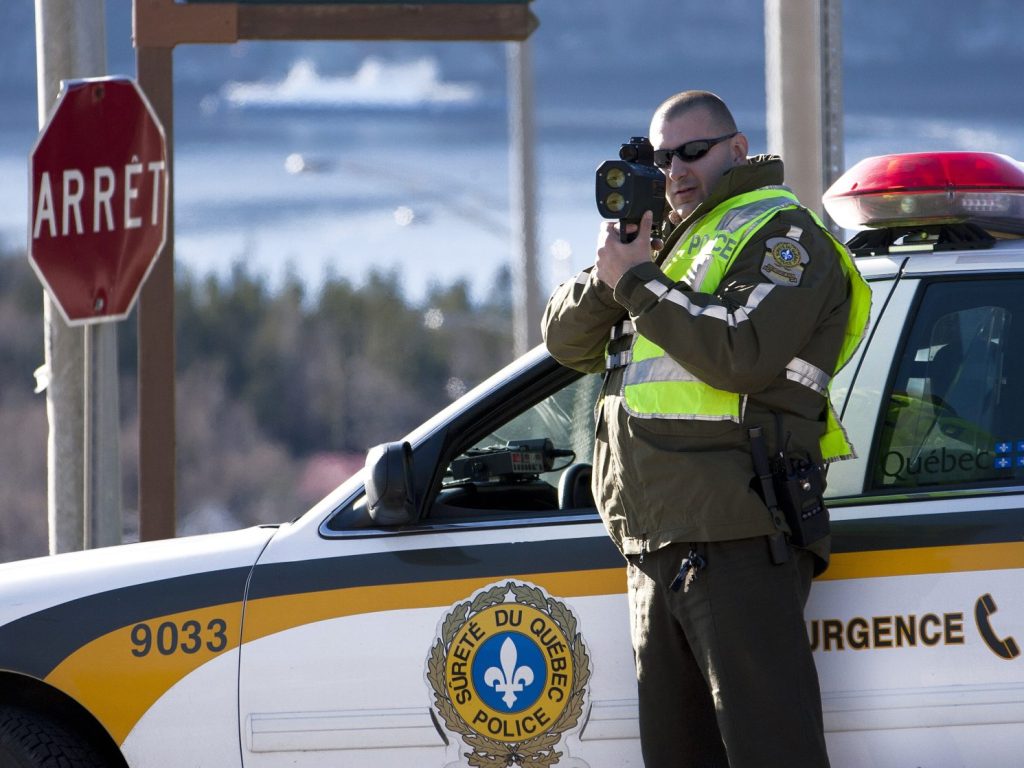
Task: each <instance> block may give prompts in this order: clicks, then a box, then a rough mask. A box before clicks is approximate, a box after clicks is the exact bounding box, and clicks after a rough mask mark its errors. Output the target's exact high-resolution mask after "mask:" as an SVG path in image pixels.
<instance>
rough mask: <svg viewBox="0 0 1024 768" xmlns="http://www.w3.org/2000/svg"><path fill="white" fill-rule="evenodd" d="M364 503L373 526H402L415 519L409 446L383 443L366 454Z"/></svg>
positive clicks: (406, 444)
mask: <svg viewBox="0 0 1024 768" xmlns="http://www.w3.org/2000/svg"><path fill="white" fill-rule="evenodd" d="M366 502H367V506H368V507H369V510H370V517H371V518H372V519H373V522H374V523H375V524H377V525H405V524H407V523H411V522H413V521H414V520H415V519H416V502H415V499H414V497H413V487H412V447H411V446H410V445H409V443H405V442H401V443H383V444H382V445H377V446H374V447H373V448H371V449H370V450H369V451H367V453H366Z"/></svg>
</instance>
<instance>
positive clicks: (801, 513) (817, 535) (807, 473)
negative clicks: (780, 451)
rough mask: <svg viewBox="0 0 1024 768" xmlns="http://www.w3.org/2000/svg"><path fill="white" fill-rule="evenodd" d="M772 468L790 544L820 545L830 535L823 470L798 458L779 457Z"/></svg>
mask: <svg viewBox="0 0 1024 768" xmlns="http://www.w3.org/2000/svg"><path fill="white" fill-rule="evenodd" d="M772 464H773V466H772V480H773V485H774V486H775V497H776V499H777V503H778V505H779V509H781V510H782V512H783V514H784V515H785V516H786V522H787V523H788V524H789V528H790V531H791V534H790V541H791V542H792V543H793V544H795V545H797V546H798V547H807V546H810V545H811V544H814V543H815V542H817V541H820V540H821V539H823V538H824V537H825V536H827V535H828V534H829V517H828V508H827V507H826V506H825V500H824V498H823V497H822V495H823V494H824V492H825V479H824V477H822V470H821V467H819V466H818V465H817V464H814V463H812V462H810V461H808V460H807V459H803V458H798V457H786V458H785V459H783V458H781V457H779V458H776V459H775V461H773V462H772Z"/></svg>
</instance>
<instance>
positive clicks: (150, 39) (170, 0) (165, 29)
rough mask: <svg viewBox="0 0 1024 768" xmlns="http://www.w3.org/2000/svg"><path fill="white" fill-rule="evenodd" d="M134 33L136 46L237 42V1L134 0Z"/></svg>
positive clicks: (157, 46) (154, 46) (151, 46)
mask: <svg viewBox="0 0 1024 768" xmlns="http://www.w3.org/2000/svg"><path fill="white" fill-rule="evenodd" d="M132 36H133V40H134V43H135V47H136V48H173V47H174V46H176V45H178V44H180V43H237V42H238V4H237V3H209V4H206V3H203V4H191V5H189V4H187V3H176V2H175V1H174V0H135V1H134V3H133V4H132Z"/></svg>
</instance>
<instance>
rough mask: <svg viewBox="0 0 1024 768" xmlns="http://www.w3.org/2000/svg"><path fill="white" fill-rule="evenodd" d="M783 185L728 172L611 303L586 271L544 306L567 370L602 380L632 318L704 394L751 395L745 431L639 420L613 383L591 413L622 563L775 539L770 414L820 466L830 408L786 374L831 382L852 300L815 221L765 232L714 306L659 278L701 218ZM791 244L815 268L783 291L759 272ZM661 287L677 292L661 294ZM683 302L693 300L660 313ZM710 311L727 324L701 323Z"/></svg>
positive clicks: (599, 496)
mask: <svg viewBox="0 0 1024 768" xmlns="http://www.w3.org/2000/svg"><path fill="white" fill-rule="evenodd" d="M782 180H783V167H782V161H781V160H780V159H779V158H778V157H771V156H760V157H756V158H751V159H750V160H749V161H748V163H747V164H746V165H742V166H738V167H736V168H733V169H731V170H730V171H729V172H727V173H726V174H725V175H724V176H723V177H722V180H721V181H720V182H719V183H718V184H717V185H716V186H715V188H714V189H713V190H712V193H711V195H710V196H709V197H708V199H707V200H706V201H704V203H702V204H701V205H700V206H699V207H698V208H697V209H696V210H695V211H694V212H693V213H692V214H691V215H690V216H689V217H688V218H687V219H686V220H685V221H683V222H682V223H680V224H679V225H678V226H677V227H675V229H674V230H673V231H672V233H671V234H670V235H669V237H668V238H667V239H666V242H665V246H664V248H662V250H661V252H660V253H659V254H658V257H657V258H656V259H655V261H652V263H650V264H641V265H639V266H636V267H633V268H632V269H630V270H629V271H628V272H626V274H625V275H623V277H622V278H621V280H620V281H619V283H618V285H616V287H615V290H614V292H613V291H612V290H611V289H610V288H608V287H607V286H606V285H604V284H603V283H601V282H599V281H598V279H597V277H596V275H595V274H594V273H593V271H592V268H588V269H585V270H584V271H583V272H581V273H580V274H579V275H578V276H577V277H576V278H574V279H572V280H569V281H567V282H566V283H564V284H563V285H561V286H559V287H558V288H557V289H556V290H555V292H554V294H553V295H552V296H551V299H550V300H549V302H548V305H547V309H546V310H545V313H544V319H543V333H544V340H545V343H546V344H547V347H548V350H549V351H550V352H551V354H552V356H553V357H554V358H555V359H556V360H558V361H559V362H561V363H562V364H563V365H566V366H569V367H571V368H575V369H577V370H581V371H585V372H588V373H590V372H598V371H602V370H604V369H605V356H606V348H607V350H608V351H612V352H614V351H618V350H619V349H620V348H621V347H617V346H616V345H622V344H625V348H628V346H629V344H628V338H627V339H626V340H621V339H620V340H619V341H617V342H612V346H611V347H609V346H608V345H609V337H610V330H611V328H612V326H613V325H615V324H616V323H618V322H619V321H620V320H622V319H623V318H625V317H626V316H628V317H629V318H630V319H631V320H632V322H633V325H634V327H635V328H636V330H637V331H638V332H639V333H641V334H642V335H644V336H645V337H647V338H648V339H650V340H651V341H653V342H654V343H655V344H657V345H659V346H660V347H662V348H663V349H664V350H665V352H666V353H667V354H668V355H670V356H671V357H672V358H674V359H675V360H676V361H677V362H678V363H680V364H681V365H683V366H684V367H685V368H686V369H687V370H689V371H690V372H691V373H693V374H694V375H696V376H698V377H699V378H700V379H701V380H703V381H704V382H706V383H707V384H710V385H711V386H714V387H717V388H719V389H724V390H728V391H731V392H738V393H742V394H745V395H747V397H746V398H745V399H744V404H743V409H742V424H736V423H735V422H732V421H701V420H680V419H662V418H640V417H637V416H632V415H630V414H629V413H627V412H626V410H625V409H624V408H623V405H622V395H621V391H622V370H623V369H622V368H619V369H615V370H612V371H610V372H609V373H608V374H607V375H606V378H605V384H604V388H603V391H602V395H601V397H600V399H599V400H598V404H597V412H596V414H595V416H596V419H597V427H596V442H595V447H594V463H593V468H594V479H593V491H594V499H595V501H596V503H597V506H598V509H599V511H600V513H601V516H602V518H603V519H604V522H605V525H606V526H607V528H608V532H609V534H610V535H611V537H612V539H613V541H614V542H615V543H616V545H617V546H618V547H619V549H620V550H621V551H622V553H623V554H625V555H631V554H640V553H642V552H644V551H650V550H654V549H658V548H660V547H663V546H666V545H667V544H670V543H672V542H698V541H721V540H728V539H741V538H748V537H752V536H760V535H766V534H771V533H773V532H774V531H775V527H774V524H773V523H772V520H771V517H770V515H769V513H768V510H767V508H766V507H765V505H764V503H763V502H762V500H761V498H760V497H759V496H758V495H757V493H756V492H755V491H754V490H753V487H754V481H753V478H754V471H753V467H752V464H751V457H750V446H749V439H748V434H747V430H748V429H749V428H750V427H751V426H754V425H760V426H762V427H763V428H764V430H765V434H766V435H767V436H768V442H769V449H774V448H775V446H776V436H777V429H776V420H775V417H774V416H773V414H774V413H778V414H781V415H782V425H783V430H782V432H783V434H782V440H783V442H784V444H785V447H786V449H787V450H788V451H789V452H794V451H799V452H802V453H806V454H808V455H809V456H810V457H811V458H812V459H813V460H815V461H820V453H819V448H818V439H819V437H820V436H821V434H822V433H823V432H824V428H825V407H826V404H825V398H824V397H823V396H822V395H820V394H818V393H816V392H814V391H812V390H811V389H809V388H808V387H806V386H804V385H802V384H800V383H797V382H795V381H792V380H790V379H788V378H787V377H786V370H785V369H786V365H787V363H789V362H790V361H791V360H793V359H794V358H800V359H801V360H804V361H807V362H808V363H811V364H812V365H814V366H816V367H818V368H820V369H822V370H823V371H825V372H831V371H832V370H833V369H834V367H835V362H836V359H837V358H838V354H839V349H840V347H841V345H842V341H843V332H844V328H845V325H846V319H847V315H848V314H849V306H850V299H849V288H848V284H847V280H846V278H845V276H844V275H843V272H842V269H841V266H840V264H839V260H838V258H837V256H836V253H835V249H834V246H833V245H832V244H831V242H829V240H828V238H827V237H826V235H825V234H824V233H823V232H822V231H821V230H820V229H819V228H818V226H817V225H816V224H815V223H814V221H813V220H812V219H811V217H810V216H809V215H808V214H807V212H806V211H804V210H803V209H794V210H788V211H781V212H779V213H778V214H776V215H775V216H774V217H773V218H772V219H770V220H769V221H768V222H767V223H766V224H765V225H764V226H762V228H761V229H760V230H759V231H758V232H757V233H755V234H754V236H753V237H752V238H751V239H750V240H749V242H748V243H747V245H746V246H745V247H744V248H743V250H742V251H741V252H740V253H739V254H738V255H737V256H736V259H735V261H734V262H733V264H732V267H731V268H730V269H729V271H728V272H727V273H726V274H725V276H724V277H723V278H722V281H721V283H720V284H719V286H718V288H717V289H716V290H715V291H714V292H713V293H710V294H705V293H697V292H694V291H692V290H690V287H689V286H688V285H687V284H685V283H684V282H679V283H673V281H672V280H670V279H669V278H668V277H667V276H666V275H665V274H664V273H663V272H662V271H661V268H660V267H659V266H658V264H660V263H661V261H662V260H663V259H664V258H665V257H666V256H667V255H670V254H671V252H672V250H673V248H674V246H675V244H676V243H677V242H678V241H679V240H680V238H682V237H684V235H685V234H686V232H687V230H688V229H689V228H690V225H692V224H693V223H694V222H696V221H697V220H698V219H699V218H700V217H701V216H703V215H704V214H705V213H707V212H708V211H711V210H712V209H714V208H715V207H716V206H717V205H718V204H720V203H721V202H723V201H725V200H726V199H728V198H730V197H733V196H735V195H738V194H742V193H745V192H749V191H752V190H754V189H758V188H760V187H763V186H769V185H778V184H781V183H782ZM794 235H795V239H796V241H797V242H798V243H799V245H800V246H802V248H803V249H805V250H806V252H807V255H808V256H809V261H808V262H807V263H806V264H805V265H804V268H803V271H802V275H801V277H800V281H799V284H798V285H796V286H789V285H781V284H775V282H774V281H772V280H770V279H769V277H770V276H766V273H765V272H763V271H762V268H763V267H765V265H766V263H767V262H766V259H768V258H770V255H768V250H769V249H768V246H767V245H766V243H767V241H768V240H770V239H772V238H776V237H793V236H794ZM769 271H770V270H769ZM652 281H658V282H659V283H661V284H662V285H664V286H666V287H670V288H672V289H673V291H672V292H670V294H666V293H665V291H664V289H663V288H660V287H658V286H655V287H654V289H652V287H651V285H650V284H651V282H652ZM758 286H761V288H760V290H757V291H755V289H756V288H757V287H758ZM768 286H771V288H770V289H768ZM766 290H767V293H766ZM674 292H678V293H680V294H682V296H683V297H685V299H686V301H684V302H679V301H671V300H661V299H662V298H663V297H666V296H670V295H671V293H674ZM684 305H688V306H684ZM708 308H724V310H725V312H724V313H723V312H722V311H721V309H719V310H718V311H704V310H706V309H708ZM827 549H828V543H827V541H826V542H823V545H822V546H820V547H815V551H816V552H817V553H818V554H820V555H822V556H823V557H826V558H827Z"/></svg>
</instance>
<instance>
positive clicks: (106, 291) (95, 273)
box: [28, 77, 168, 325]
mask: <svg viewBox="0 0 1024 768" xmlns="http://www.w3.org/2000/svg"><path fill="white" fill-rule="evenodd" d="M29 166H30V168H29V206H30V207H29V233H28V234H29V248H28V253H29V260H30V261H31V262H32V266H33V267H34V268H35V270H36V272H37V274H38V275H39V278H40V279H41V280H42V281H43V284H44V285H45V286H46V288H47V290H48V291H49V292H50V295H51V297H52V298H53V300H54V301H55V302H56V304H57V306H58V307H60V310H61V313H62V314H63V315H64V319H65V320H67V321H68V323H70V324H72V325H79V324H83V323H91V322H100V321H105V320H120V319H123V318H124V317H125V316H126V315H127V314H128V313H129V312H130V311H131V308H132V305H133V304H134V303H135V298H136V297H137V296H138V293H139V289H140V288H141V287H142V282H143V281H144V280H145V279H146V275H147V274H148V273H149V271H150V269H151V268H152V266H153V264H154V263H155V261H156V258H157V256H158V255H159V254H160V250H161V249H162V248H163V244H164V240H165V239H166V236H167V190H168V168H167V146H166V142H165V140H164V131H163V127H162V126H161V125H160V122H159V120H157V117H156V113H155V112H154V111H153V108H152V107H151V106H150V104H149V102H148V101H147V100H146V97H145V95H143V93H142V91H141V90H140V89H139V87H138V85H136V83H135V81H134V80H132V79H130V78H127V77H103V78H94V79H88V80H69V81H65V82H64V83H63V84H62V88H61V92H60V95H59V97H58V99H57V105H56V107H55V108H54V110H53V113H52V114H51V115H50V119H49V120H48V121H47V123H46V125H45V126H44V128H43V130H42V132H41V133H40V135H39V139H38V140H37V141H36V145H35V147H34V148H33V150H32V155H31V159H30V163H29Z"/></svg>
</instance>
